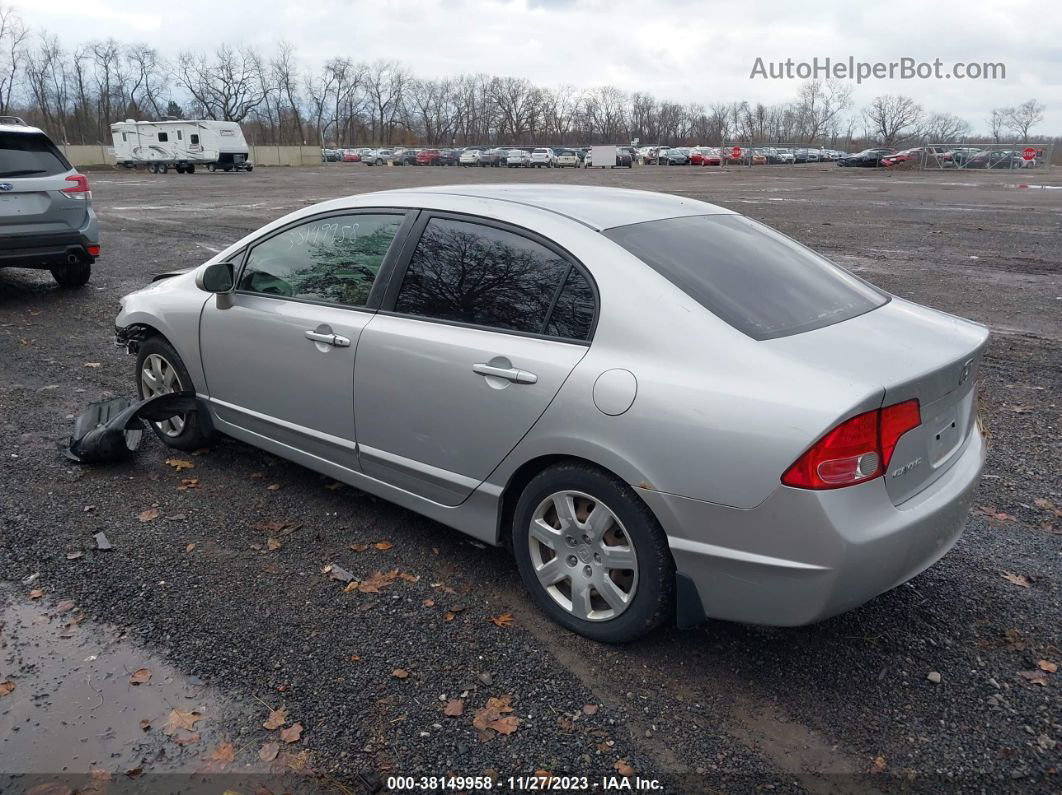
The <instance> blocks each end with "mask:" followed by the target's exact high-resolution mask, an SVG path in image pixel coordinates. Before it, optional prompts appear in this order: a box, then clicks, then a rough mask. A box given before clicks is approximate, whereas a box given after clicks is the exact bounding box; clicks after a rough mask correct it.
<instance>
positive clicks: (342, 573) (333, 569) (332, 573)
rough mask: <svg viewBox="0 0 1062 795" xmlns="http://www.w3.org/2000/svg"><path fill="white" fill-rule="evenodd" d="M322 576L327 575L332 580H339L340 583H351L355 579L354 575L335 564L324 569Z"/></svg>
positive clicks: (330, 564)
mask: <svg viewBox="0 0 1062 795" xmlns="http://www.w3.org/2000/svg"><path fill="white" fill-rule="evenodd" d="M321 573H322V574H327V575H328V579H330V580H339V581H340V582H350V581H351V580H353V579H354V575H353V574H351V573H350V572H349V571H347V570H346V569H344V568H343V567H342V566H337V565H336V564H335V563H329V564H328V565H327V566H325V567H324V568H323V569H321Z"/></svg>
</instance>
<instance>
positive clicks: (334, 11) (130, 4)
mask: <svg viewBox="0 0 1062 795" xmlns="http://www.w3.org/2000/svg"><path fill="white" fill-rule="evenodd" d="M14 6H15V8H16V9H17V10H18V13H19V14H20V15H21V16H22V18H23V19H24V20H25V21H26V23H27V24H29V25H30V26H32V27H33V28H35V29H42V28H44V29H48V30H49V31H51V32H54V33H56V34H58V35H59V37H60V39H61V41H62V42H63V43H64V44H66V45H70V46H72V45H74V44H77V43H79V42H83V41H87V40H91V39H94V38H106V37H108V36H113V37H115V38H117V39H120V40H139V41H145V42H147V43H150V44H152V45H154V46H156V47H158V48H159V49H160V50H161V51H162V52H163V53H164V54H166V55H172V54H174V53H176V51H178V50H179V49H183V48H190V49H213V48H214V47H216V46H217V45H218V44H220V43H222V42H229V43H230V44H241V43H246V44H253V45H255V46H257V47H260V48H261V49H263V50H268V49H269V48H270V47H271V46H272V45H274V44H275V43H276V42H277V41H278V40H280V39H282V38H283V39H286V40H288V41H290V42H292V43H293V44H294V45H295V47H296V49H297V50H298V52H299V55H300V58H301V60H302V62H303V63H304V64H305V65H307V66H313V65H317V64H319V63H320V62H321V61H323V60H324V59H325V58H326V57H329V56H332V55H346V56H350V57H352V58H354V59H356V60H365V61H372V60H376V59H379V58H383V59H397V60H400V61H402V62H404V63H405V64H407V65H408V66H409V67H411V68H412V69H413V71H414V72H415V73H416V74H417V75H418V76H422V77H443V76H448V75H455V74H459V73H462V72H487V73H491V74H500V75H512V76H517V77H526V78H528V79H530V80H532V81H534V82H536V83H539V84H542V85H550V86H558V85H561V84H571V85H575V86H577V87H580V88H584V87H590V86H594V85H601V84H605V83H611V84H613V85H616V86H619V87H621V88H623V89H626V90H629V91H634V90H643V91H652V92H654V93H655V94H656V95H657V96H659V97H660V98H666V99H671V100H676V101H680V102H700V103H702V104H704V105H709V104H711V103H712V102H717V101H730V100H735V99H748V100H750V101H752V102H756V101H762V102H765V103H770V102H780V101H785V100H788V99H790V98H791V97H792V96H793V95H794V94H795V92H796V88H797V86H798V84H799V82H800V81H799V80H797V79H793V80H763V79H750V78H749V73H750V71H751V70H752V67H753V64H754V62H755V59H756V58H757V57H762V58H763V59H764V61H784V60H785V59H786V58H793V59H794V60H795V61H810V60H811V59H812V58H814V57H816V56H817V57H819V58H820V59H822V58H825V57H831V58H834V59H847V58H848V57H849V56H852V57H854V58H855V59H856V60H859V61H869V62H875V61H885V62H889V61H894V60H899V59H900V58H902V57H910V58H915V59H918V60H920V61H921V60H924V61H932V60H933V59H935V58H940V59H941V60H942V61H944V63H945V69H948V68H949V67H950V65H951V64H952V63H953V62H956V61H962V62H992V63H995V62H1002V63H1004V64H1005V65H1006V79H1005V80H990V81H983V80H956V79H950V80H944V79H933V80H906V81H900V80H870V81H868V82H864V83H863V84H862V85H861V86H857V87H856V88H855V94H854V98H855V103H856V108H861V107H863V106H864V105H865V104H866V103H867V102H868V101H869V100H870V99H871V98H872V97H874V96H875V95H877V94H883V93H903V94H907V95H909V96H912V97H914V98H915V99H916V100H917V101H918V102H919V103H921V104H922V105H923V106H924V107H925V108H926V110H927V111H940V112H950V113H955V114H958V115H959V116H962V117H963V118H965V119H966V120H967V121H969V122H970V123H971V124H972V125H973V126H974V129H975V131H983V132H987V130H988V124H987V122H986V118H987V116H988V114H989V112H990V110H991V109H992V108H994V107H1000V106H1006V105H1014V104H1017V103H1019V102H1022V101H1024V100H1026V99H1029V98H1031V97H1036V98H1037V99H1039V100H1040V102H1042V103H1044V104H1045V105H1046V106H1047V111H1046V113H1045V120H1044V122H1043V123H1042V124H1041V125H1039V126H1038V127H1037V128H1035V129H1034V131H1033V132H1035V133H1040V134H1051V135H1060V134H1062V14H1060V13H1058V10H1057V7H1055V6H1054V5H1053V4H1052V3H1049V2H1043V0H1039V2H1035V3H1034V2H1025V0H1007V2H999V0H996V1H995V2H992V3H987V2H984V3H970V2H968V1H967V0H936V2H924V1H913V2H906V1H903V0H901V1H895V0H893V1H891V2H888V3H873V4H867V5H866V7H858V6H857V5H856V4H855V3H852V2H842V1H841V0H821V1H820V0H804V2H789V1H788V0H743V1H742V2H730V3H711V4H709V3H706V2H684V1H683V0H677V1H675V2H658V3H646V2H631V1H630V0H512V1H511V2H500V1H498V0H389V1H388V2H358V1H357V0H307V1H306V2H303V3H289V2H283V0H281V1H280V2H271V0H265V2H263V1H262V0H213V1H212V2H203V1H202V0H180V2H171V3H166V2H144V1H143V0H44V2H35V3H33V4H32V5H31V4H29V3H27V2H25V0H18V1H17V2H15V3H14ZM1052 8H1055V9H1056V10H1055V11H1051V9H1052Z"/></svg>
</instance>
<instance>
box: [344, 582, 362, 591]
mask: <svg viewBox="0 0 1062 795" xmlns="http://www.w3.org/2000/svg"><path fill="white" fill-rule="evenodd" d="M359 585H361V583H360V582H358V581H357V580H351V581H350V582H348V583H347V584H346V585H344V586H343V593H350V592H351V591H356V590H358V586H359Z"/></svg>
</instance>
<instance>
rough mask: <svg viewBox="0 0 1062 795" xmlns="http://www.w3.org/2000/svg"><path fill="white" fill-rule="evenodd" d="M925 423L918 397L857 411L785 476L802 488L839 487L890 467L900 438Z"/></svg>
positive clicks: (787, 479) (794, 485) (866, 479)
mask: <svg viewBox="0 0 1062 795" xmlns="http://www.w3.org/2000/svg"><path fill="white" fill-rule="evenodd" d="M921 424H922V416H921V412H920V411H919V406H918V401H917V400H905V401H904V402H903V403H896V404H895V405H892V406H886V407H885V408H882V409H875V410H874V411H868V412H866V413H864V414H857V415H856V416H855V417H852V418H851V419H848V420H845V421H844V422H842V423H841V424H840V425H838V426H837V427H836V428H834V429H833V430H832V431H830V432H829V433H827V434H826V435H825V436H823V437H822V438H821V439H819V441H817V442H815V444H813V445H812V446H811V448H810V449H809V450H808V451H807V452H806V453H804V454H803V455H802V456H800V458H798V459H797V460H796V463H794V464H793V465H792V466H791V467H789V469H788V470H787V471H786V473H785V474H784V475H783V476H782V483H784V484H785V485H786V486H793V487H795V488H798V489H838V488H841V487H842V486H854V485H855V484H857V483H864V482H866V481H868V480H871V479H873V478H876V477H878V476H879V475H881V474H882V473H884V472H885V471H886V470H887V469H888V468H889V461H891V460H892V453H893V451H894V450H895V449H896V443H897V442H898V441H899V439H900V437H901V436H903V435H904V434H905V433H907V432H908V431H909V430H911V429H912V428H917V427H918V426H919V425H921Z"/></svg>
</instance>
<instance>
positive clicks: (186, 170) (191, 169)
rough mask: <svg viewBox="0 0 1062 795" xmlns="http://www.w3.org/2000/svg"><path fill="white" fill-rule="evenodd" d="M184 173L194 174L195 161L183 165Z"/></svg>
mask: <svg viewBox="0 0 1062 795" xmlns="http://www.w3.org/2000/svg"><path fill="white" fill-rule="evenodd" d="M184 173H185V174H194V173H195V163H189V164H188V165H187V166H185V167H184Z"/></svg>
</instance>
